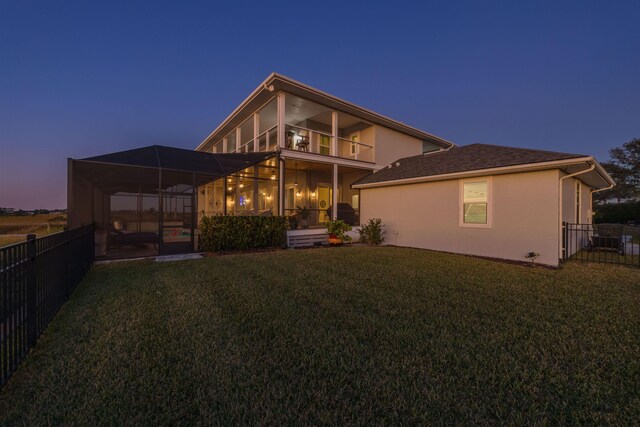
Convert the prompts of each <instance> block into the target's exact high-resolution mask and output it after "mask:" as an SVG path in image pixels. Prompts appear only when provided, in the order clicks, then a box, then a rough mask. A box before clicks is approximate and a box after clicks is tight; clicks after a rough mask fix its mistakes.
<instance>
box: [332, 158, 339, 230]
mask: <svg viewBox="0 0 640 427" xmlns="http://www.w3.org/2000/svg"><path fill="white" fill-rule="evenodd" d="M332 181H333V194H332V197H331V198H332V200H331V203H332V204H333V207H332V209H331V219H332V220H336V219H338V165H337V164H335V163H334V164H333V180H332Z"/></svg>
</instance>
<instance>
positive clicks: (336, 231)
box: [327, 219, 351, 246]
mask: <svg viewBox="0 0 640 427" xmlns="http://www.w3.org/2000/svg"><path fill="white" fill-rule="evenodd" d="M347 231H351V226H350V225H349V224H347V223H345V222H344V221H343V220H341V219H336V220H335V221H329V222H327V233H328V234H329V245H331V246H340V245H342V243H343V242H344V240H345V234H344V233H346V232H347Z"/></svg>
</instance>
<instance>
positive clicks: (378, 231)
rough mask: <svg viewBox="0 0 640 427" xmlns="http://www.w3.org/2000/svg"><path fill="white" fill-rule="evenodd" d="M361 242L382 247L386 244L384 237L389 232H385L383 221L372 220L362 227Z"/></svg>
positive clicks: (378, 219)
mask: <svg viewBox="0 0 640 427" xmlns="http://www.w3.org/2000/svg"><path fill="white" fill-rule="evenodd" d="M359 232H360V241H361V242H362V243H366V244H368V245H380V244H382V243H383V242H384V236H385V234H387V232H386V231H385V230H384V225H382V220H381V219H380V218H371V219H369V221H368V222H367V223H366V224H365V225H363V226H362V227H360V231H359Z"/></svg>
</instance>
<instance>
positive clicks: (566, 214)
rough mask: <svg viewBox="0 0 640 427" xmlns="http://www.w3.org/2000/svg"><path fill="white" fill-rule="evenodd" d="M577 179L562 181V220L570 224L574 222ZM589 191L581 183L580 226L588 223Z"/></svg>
mask: <svg viewBox="0 0 640 427" xmlns="http://www.w3.org/2000/svg"><path fill="white" fill-rule="evenodd" d="M577 182H581V181H578V179H577V178H567V179H565V180H563V181H562V187H563V189H562V220H563V221H566V222H570V223H572V224H573V223H575V222H576V208H577V203H576V183H577ZM590 191H591V187H589V186H588V185H587V184H585V183H584V182H582V185H581V189H580V195H581V198H582V200H581V201H580V224H588V223H590V213H589V209H590V205H589V203H590V200H589V198H590Z"/></svg>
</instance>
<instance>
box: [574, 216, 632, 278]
mask: <svg viewBox="0 0 640 427" xmlns="http://www.w3.org/2000/svg"><path fill="white" fill-rule="evenodd" d="M562 231H563V233H562V259H563V260H564V261H567V260H576V261H584V262H598V263H604V264H617V265H626V266H630V267H636V268H640V226H636V225H623V224H571V223H568V222H563V223H562Z"/></svg>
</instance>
